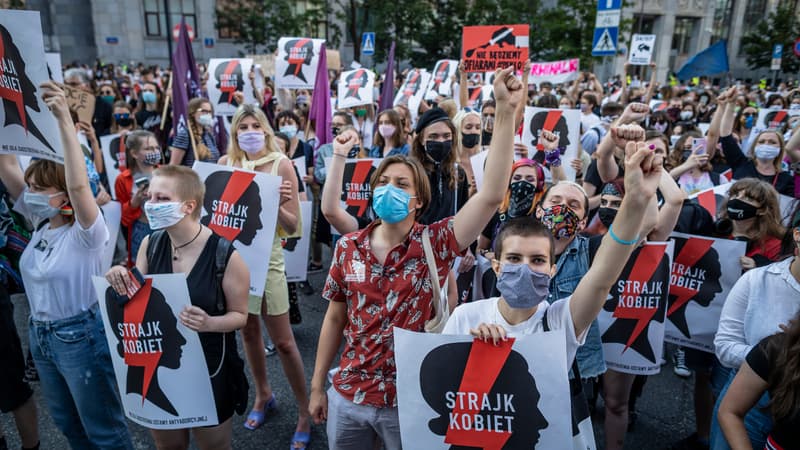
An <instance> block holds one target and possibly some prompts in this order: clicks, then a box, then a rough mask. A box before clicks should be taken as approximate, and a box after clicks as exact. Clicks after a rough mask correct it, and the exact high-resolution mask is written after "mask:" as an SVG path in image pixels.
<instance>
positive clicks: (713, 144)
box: [706, 101, 728, 159]
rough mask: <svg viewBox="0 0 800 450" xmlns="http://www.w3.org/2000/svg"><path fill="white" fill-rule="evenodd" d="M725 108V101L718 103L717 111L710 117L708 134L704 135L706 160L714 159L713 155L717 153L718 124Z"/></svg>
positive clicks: (726, 103)
mask: <svg viewBox="0 0 800 450" xmlns="http://www.w3.org/2000/svg"><path fill="white" fill-rule="evenodd" d="M727 108H728V102H727V101H724V102H718V103H717V110H716V111H714V114H713V115H712V116H711V123H710V124H709V126H708V132H707V133H706V154H707V155H708V159H712V158H714V155H715V154H716V153H717V143H718V142H719V131H720V123H721V122H722V116H723V114H725V110H726V109H727Z"/></svg>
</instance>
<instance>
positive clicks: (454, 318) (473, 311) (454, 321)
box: [442, 297, 588, 368]
mask: <svg viewBox="0 0 800 450" xmlns="http://www.w3.org/2000/svg"><path fill="white" fill-rule="evenodd" d="M571 298H572V297H567V298H562V299H561V300H557V301H555V302H553V304H548V303H547V302H546V301H545V302H542V303H539V307H538V308H536V312H534V313H533V315H532V316H531V317H530V318H529V319H528V320H526V321H524V322H522V323H519V324H517V325H511V324H509V323H508V322H506V319H505V318H504V317H503V315H502V314H501V313H500V309H499V308H498V306H497V304H498V300H499V299H500V297H492V298H487V299H485V300H478V301H476V302H471V303H464V304H463V305H460V306H459V307H458V308H456V309H455V310H453V314H451V315H450V320H448V321H447V324H445V326H444V330H443V331H442V334H469V330H470V328H476V327H477V326H478V325H480V324H481V323H493V324H497V325H500V326H502V327H503V328H505V330H506V333H507V334H508V335H509V336H521V335H524V334H535V333H538V332H542V331H544V322H543V321H542V318H543V317H544V312H545V311H547V324H548V325H549V326H550V330H559V329H564V331H565V333H564V336H565V337H566V339H567V365H568V366H571V365H572V360H573V359H575V352H577V351H578V347H580V346H581V345H583V343H584V342H585V341H586V330H584V331H583V333H581V335H580V336H575V324H574V323H573V322H572V314H571V313H570V311H569V302H570V299H571ZM587 329H588V328H587ZM568 368H569V367H568Z"/></svg>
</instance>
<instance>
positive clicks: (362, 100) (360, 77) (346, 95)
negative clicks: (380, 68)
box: [337, 69, 375, 108]
mask: <svg viewBox="0 0 800 450" xmlns="http://www.w3.org/2000/svg"><path fill="white" fill-rule="evenodd" d="M374 87H375V73H374V72H373V71H371V70H368V69H355V70H348V71H347V72H342V75H341V76H340V77H339V92H338V96H337V98H338V100H339V108H352V107H353V106H359V105H369V104H372V102H373V100H374V97H373V89H374Z"/></svg>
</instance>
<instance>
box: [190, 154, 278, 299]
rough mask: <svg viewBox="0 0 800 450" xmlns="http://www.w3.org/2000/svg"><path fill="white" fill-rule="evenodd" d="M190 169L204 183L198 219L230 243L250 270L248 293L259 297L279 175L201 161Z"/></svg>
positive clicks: (272, 234) (275, 215)
mask: <svg viewBox="0 0 800 450" xmlns="http://www.w3.org/2000/svg"><path fill="white" fill-rule="evenodd" d="M275 164H277V162H276V163H275ZM192 169H194V171H195V172H197V174H198V175H199V176H200V179H201V180H203V183H205V185H206V195H205V198H204V199H203V217H202V219H200V222H202V223H203V225H206V226H207V227H209V228H211V231H213V232H215V233H217V234H218V235H220V236H222V237H224V238H225V239H227V240H229V241H231V242H232V243H233V246H234V247H235V248H236V250H238V251H239V254H240V255H242V259H244V262H245V263H246V264H247V267H248V268H249V269H250V295H253V296H256V297H261V294H263V293H264V283H266V281H267V269H268V268H269V264H267V263H268V260H269V254H270V253H271V252H272V244H273V240H274V238H275V227H276V224H277V220H278V207H279V206H280V205H279V199H280V195H279V194H278V188H279V187H280V184H281V177H279V176H275V175H268V174H265V173H261V172H251V171H249V170H243V169H238V168H234V167H231V166H221V165H218V164H211V163H204V162H195V163H194V166H192ZM265 255H267V259H266V260H265V259H264V257H265Z"/></svg>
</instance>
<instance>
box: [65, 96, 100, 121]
mask: <svg viewBox="0 0 800 450" xmlns="http://www.w3.org/2000/svg"><path fill="white" fill-rule="evenodd" d="M64 93H65V94H66V95H67V104H68V105H69V109H71V110H73V111H75V112H76V113H78V120H80V121H81V122H86V123H88V124H90V125H91V123H92V118H93V117H94V103H95V101H96V100H97V99H96V98H95V96H94V95H93V94H91V93H89V92H86V91H84V90H81V89H76V88H72V87H69V86H64Z"/></svg>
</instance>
